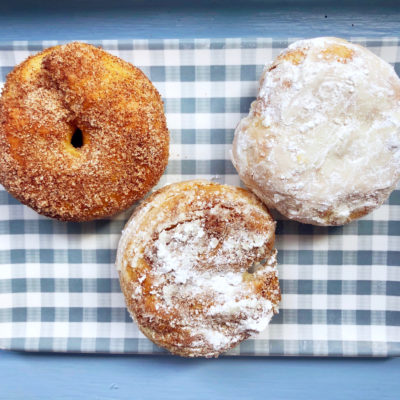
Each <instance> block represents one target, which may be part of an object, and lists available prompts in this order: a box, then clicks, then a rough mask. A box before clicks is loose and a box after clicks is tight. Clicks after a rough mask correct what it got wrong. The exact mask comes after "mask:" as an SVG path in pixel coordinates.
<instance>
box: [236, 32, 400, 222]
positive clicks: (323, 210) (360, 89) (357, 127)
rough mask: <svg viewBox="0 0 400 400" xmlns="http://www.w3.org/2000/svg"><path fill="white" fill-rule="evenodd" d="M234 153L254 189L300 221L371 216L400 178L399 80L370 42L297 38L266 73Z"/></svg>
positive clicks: (238, 134) (239, 129)
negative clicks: (353, 42) (368, 47)
mask: <svg viewBox="0 0 400 400" xmlns="http://www.w3.org/2000/svg"><path fill="white" fill-rule="evenodd" d="M232 155H233V163H234V165H235V167H236V169H237V171H238V173H239V175H240V177H241V178H242V180H243V181H244V182H245V184H246V185H247V186H248V187H249V188H250V189H251V190H252V191H253V192H254V193H255V194H257V196H258V197H260V198H261V199H262V200H263V201H264V202H265V204H267V205H268V206H271V207H274V208H276V209H277V210H278V211H280V212H281V213H282V214H284V215H285V216H287V217H289V218H291V219H295V220H298V221H300V222H305V223H312V224H316V225H340V224H344V223H346V222H349V221H351V220H352V219H354V218H358V217H360V216H362V215H365V214H366V213H368V212H370V211H371V210H373V209H374V208H376V207H378V206H379V205H380V204H382V203H383V201H384V200H385V199H386V198H387V197H388V195H389V194H390V193H391V191H392V190H393V189H394V188H395V186H396V183H397V182H398V180H399V177H400V80H399V78H398V77H397V75H396V73H395V72H394V70H393V68H392V67H391V66H390V65H389V64H387V63H386V62H385V61H383V60H381V59H380V58H379V57H377V56H376V55H374V54H373V53H371V52H370V51H369V50H367V49H365V48H363V47H361V46H358V45H355V44H351V43H349V42H346V41H344V40H341V39H336V38H317V39H311V40H302V41H298V42H295V43H293V44H292V45H291V46H289V48H288V49H287V50H286V51H284V52H283V53H282V54H281V55H280V56H278V57H277V59H276V60H275V61H274V62H273V63H272V64H270V65H268V66H266V68H265V69H264V72H263V74H262V77H261V81H260V86H259V92H258V96H257V99H256V100H255V101H254V102H253V103H252V105H251V109H250V112H249V115H248V116H247V117H245V118H244V119H243V120H242V121H241V122H240V123H239V125H238V127H237V129H236V132H235V139H234V143H233V152H232Z"/></svg>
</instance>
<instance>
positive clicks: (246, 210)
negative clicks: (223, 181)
mask: <svg viewBox="0 0 400 400" xmlns="http://www.w3.org/2000/svg"><path fill="white" fill-rule="evenodd" d="M274 239H275V222H274V221H273V219H272V217H271V216H270V214H269V213H268V210H267V209H266V208H265V206H263V204H262V203H261V202H260V201H259V200H258V199H257V198H256V197H255V196H254V195H253V194H251V193H250V192H248V191H247V190H244V189H240V188H236V187H233V186H227V185H219V184H215V183H211V182H207V181H201V180H195V181H188V182H181V183H177V184H173V185H170V186H166V187H164V188H163V189H161V190H159V191H157V192H155V193H154V194H152V195H151V196H150V197H149V198H148V199H146V200H145V201H144V202H143V203H142V204H141V205H140V206H139V207H138V208H137V209H136V210H135V212H134V214H133V215H132V217H131V219H130V220H129V221H128V223H127V225H126V226H125V229H124V231H123V234H122V237H121V239H120V242H119V246H118V252H117V260H116V266H117V268H118V270H119V275H120V282H121V287H122V290H123V292H124V295H125V300H126V304H127V307H128V310H129V312H130V313H131V315H132V317H133V319H134V320H135V321H136V322H137V324H138V326H139V328H140V329H141V331H142V332H143V333H144V334H145V335H146V336H147V337H148V338H150V339H151V340H152V341H154V342H155V343H156V344H158V345H160V346H162V347H164V348H166V349H168V350H169V351H171V352H172V353H175V354H178V355H181V356H186V357H199V356H203V357H217V356H218V355H219V354H220V353H222V352H224V351H227V350H229V349H230V348H232V347H234V346H235V345H237V344H238V343H240V342H241V341H243V340H244V339H247V338H248V337H249V336H250V335H253V334H255V333H258V332H260V331H262V330H264V329H265V328H266V326H267V325H268V323H269V321H270V319H271V318H272V316H273V315H274V314H275V313H277V311H278V303H279V301H280V291H279V282H278V276H277V269H276V250H275V249H274V247H273V246H274Z"/></svg>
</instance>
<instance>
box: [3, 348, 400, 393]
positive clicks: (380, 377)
mask: <svg viewBox="0 0 400 400" xmlns="http://www.w3.org/2000/svg"><path fill="white" fill-rule="evenodd" d="M399 397H400V358H397V359H345V360H343V359H305V358H298V359H284V358H241V359H232V358H220V359H217V360H185V359H181V358H177V357H168V356H165V357H155V356H150V357H145V356H83V355H51V354H42V355H37V354H23V353H12V352H10V353H7V352H0V399H4V400H6V399H7V400H13V399H24V400H25V399H38V400H39V399H40V400H47V399H49V400H50V399H51V400H54V399H72V398H74V399H151V400H155V399H164V400H168V399H174V400H176V399H185V400H191V399H193V400H194V399H220V400H224V399H226V400H233V399H275V400H280V399H284V400H290V399H296V400H314V399H318V400H320V399H324V400H331V399H352V400H357V399H360V400H369V399H371V400H372V399H373V400H376V399H380V400H384V399H390V400H398V399H399Z"/></svg>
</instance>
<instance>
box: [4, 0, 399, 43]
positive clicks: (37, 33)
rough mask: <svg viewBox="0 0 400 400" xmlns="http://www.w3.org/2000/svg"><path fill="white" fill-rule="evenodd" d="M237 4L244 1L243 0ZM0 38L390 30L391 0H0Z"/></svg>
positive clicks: (394, 15)
mask: <svg viewBox="0 0 400 400" xmlns="http://www.w3.org/2000/svg"><path fill="white" fill-rule="evenodd" d="M243 3H245V5H243ZM377 4H379V7H377ZM0 32H1V37H0V39H1V40H3V41H4V40H27V39H30V40H45V39H65V40H73V39H83V38H85V39H99V38H101V39H106V38H107V39H123V38H133V37H134V38H149V37H153V38H165V37H174V38H181V37H191V38H192V37H238V36H267V37H285V38H287V37H313V36H322V35H336V36H341V37H349V36H382V35H385V36H398V35H400V3H399V1H380V2H379V1H363V2H360V4H358V5H357V3H356V2H354V1H347V2H346V1H343V0H337V1H335V2H332V1H326V0H325V1H324V0H320V1H300V0H289V1H288V0H286V1H276V0H275V1H266V0H264V1H262V0H258V1H257V0H251V1H248V2H240V1H237V0H230V1H222V0H220V1H215V0H214V1H211V0H207V1H204V0H203V1H201V0H197V1H187V0H174V1H159V0H158V1H157V0H147V1H138V0H136V1H135V0H113V1H110V0H97V1H90V0H83V1H82V0H81V1H78V0H70V1H50V0H42V1H40V2H37V1H33V0H23V1H21V0H20V1H3V2H1V1H0Z"/></svg>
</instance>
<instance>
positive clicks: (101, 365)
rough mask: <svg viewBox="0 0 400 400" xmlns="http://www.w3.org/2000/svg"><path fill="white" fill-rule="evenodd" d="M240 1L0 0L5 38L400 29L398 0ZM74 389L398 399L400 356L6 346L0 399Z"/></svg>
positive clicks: (95, 395)
mask: <svg viewBox="0 0 400 400" xmlns="http://www.w3.org/2000/svg"><path fill="white" fill-rule="evenodd" d="M241 3H242V2H240V1H237V0H231V1H222V0H220V1H218V0H214V1H212V0H208V1H201V0H197V1H193V0H192V1H189V0H187V1H183V0H175V1H168V0H165V1H144V0H143V1H135V0H124V1H112V0H108V1H106V0H98V1H90V0H83V1H77V0H70V1H62V2H61V1H57V0H53V1H49V0H45V1H41V2H38V1H34V0H31V1H29V0H28V1H26V0H25V1H10V0H7V1H1V0H0V40H3V41H8V40H51V39H58V40H73V39H122V38H163V37H165V38H166V37H235V36H237V37H239V36H268V37H275V38H276V37H285V38H287V37H292V38H293V37H312V36H321V35H335V36H341V37H355V36H368V37H371V36H375V37H376V36H400V1H386V2H385V1H358V2H354V1H350V2H349V1H347V2H346V1H341V0H337V1H323V0H320V1H319V2H318V1H300V0H289V1H262V0H259V1H257V0H253V1H247V2H243V3H244V4H245V5H243V4H241ZM376 4H379V7H377V6H376ZM72 398H78V399H128V398H129V399H185V400H190V399H204V398H210V399H229V400H230V399H236V398H240V399H253V398H254V399H297V400H302V399H307V400H313V399H318V400H319V399H325V400H329V399H355V400H356V399H362V400H366V399H380V400H383V399H400V358H398V359H329V358H319V359H316V358H314V359H305V358H292V359H290V358H286V359H285V358H228V357H223V358H220V359H218V360H184V359H180V358H177V357H171V356H162V357H159V356H157V357H156V356H149V357H145V356H102V355H98V356H93V355H64V354H59V355H56V354H24V353H16V352H4V351H0V399H7V400H12V399H40V400H45V399H72Z"/></svg>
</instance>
